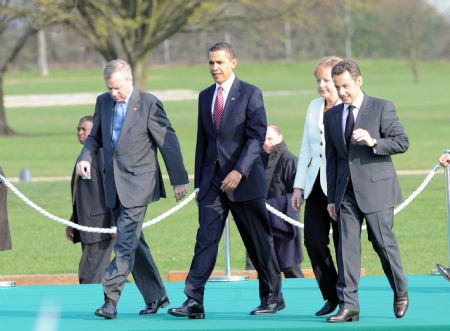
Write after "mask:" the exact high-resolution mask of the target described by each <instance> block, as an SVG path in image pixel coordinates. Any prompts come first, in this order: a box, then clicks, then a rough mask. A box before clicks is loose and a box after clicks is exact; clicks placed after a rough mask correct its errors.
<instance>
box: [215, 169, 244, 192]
mask: <svg viewBox="0 0 450 331" xmlns="http://www.w3.org/2000/svg"><path fill="white" fill-rule="evenodd" d="M241 179H242V174H241V173H240V172H239V171H237V170H232V171H231V172H230V173H229V174H228V175H227V176H226V177H225V179H224V180H223V181H222V186H220V189H221V190H222V191H224V192H231V191H233V190H234V189H235V188H236V187H237V186H238V185H239V183H240V182H241Z"/></svg>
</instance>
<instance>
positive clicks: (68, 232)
mask: <svg viewBox="0 0 450 331" xmlns="http://www.w3.org/2000/svg"><path fill="white" fill-rule="evenodd" d="M66 238H67V239H69V240H70V241H71V242H73V228H71V227H70V226H68V227H66Z"/></svg>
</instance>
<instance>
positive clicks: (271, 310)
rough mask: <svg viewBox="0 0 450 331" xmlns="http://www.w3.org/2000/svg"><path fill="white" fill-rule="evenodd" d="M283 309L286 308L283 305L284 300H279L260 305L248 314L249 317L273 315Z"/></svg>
mask: <svg viewBox="0 0 450 331" xmlns="http://www.w3.org/2000/svg"><path fill="white" fill-rule="evenodd" d="M284 307H286V306H285V304H284V300H283V299H281V300H279V301H277V302H274V303H271V304H267V303H264V304H260V305H259V306H258V307H256V308H255V309H253V310H252V311H251V312H250V315H271V314H275V313H276V312H277V311H279V310H282V309H284Z"/></svg>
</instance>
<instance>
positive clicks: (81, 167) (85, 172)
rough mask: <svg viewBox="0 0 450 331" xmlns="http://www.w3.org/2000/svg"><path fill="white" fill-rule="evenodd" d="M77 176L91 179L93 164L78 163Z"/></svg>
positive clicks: (86, 162)
mask: <svg viewBox="0 0 450 331" xmlns="http://www.w3.org/2000/svg"><path fill="white" fill-rule="evenodd" d="M77 175H80V176H81V177H89V176H90V175H91V164H90V163H89V162H88V161H80V162H78V163H77Z"/></svg>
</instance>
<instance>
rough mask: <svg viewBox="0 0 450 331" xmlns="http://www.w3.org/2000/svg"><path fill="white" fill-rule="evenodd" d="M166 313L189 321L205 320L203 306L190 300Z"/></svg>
mask: <svg viewBox="0 0 450 331" xmlns="http://www.w3.org/2000/svg"><path fill="white" fill-rule="evenodd" d="M168 313H169V314H170V315H172V316H176V317H187V318H190V319H203V318H205V309H204V308H203V305H202V304H201V303H200V302H197V301H195V300H194V299H191V298H189V299H187V300H186V301H185V302H184V303H183V305H182V306H181V307H178V308H171V309H169V311H168Z"/></svg>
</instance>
